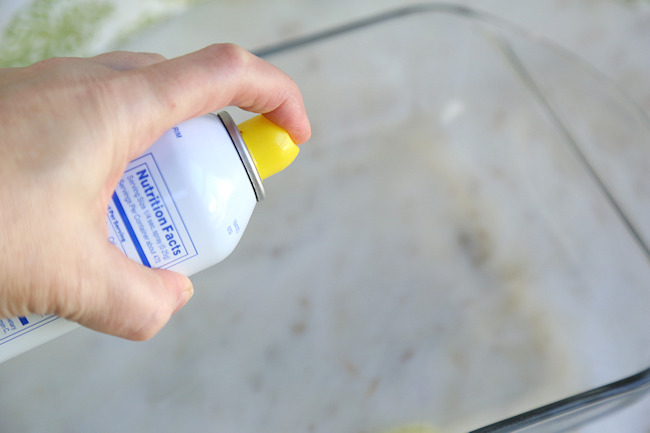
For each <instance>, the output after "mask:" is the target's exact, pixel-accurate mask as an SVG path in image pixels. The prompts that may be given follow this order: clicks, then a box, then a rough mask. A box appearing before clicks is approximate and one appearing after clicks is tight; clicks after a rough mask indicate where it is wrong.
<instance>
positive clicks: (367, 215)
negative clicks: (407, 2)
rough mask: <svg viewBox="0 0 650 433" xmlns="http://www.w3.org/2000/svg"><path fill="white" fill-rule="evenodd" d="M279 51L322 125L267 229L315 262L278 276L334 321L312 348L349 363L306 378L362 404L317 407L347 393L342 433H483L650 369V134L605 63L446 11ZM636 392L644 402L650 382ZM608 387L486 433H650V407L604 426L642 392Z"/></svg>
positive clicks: (396, 15)
mask: <svg viewBox="0 0 650 433" xmlns="http://www.w3.org/2000/svg"><path fill="white" fill-rule="evenodd" d="M414 40H418V41H420V42H421V41H423V40H425V41H427V44H428V47H429V48H428V50H427V51H426V52H423V51H422V49H421V47H422V44H421V43H418V44H413V43H412V42H413V41H414ZM414 46H417V47H418V48H413V47H414ZM259 54H260V55H262V56H264V57H266V58H267V59H268V60H270V61H272V62H273V63H275V64H277V65H278V66H280V67H281V68H282V69H284V70H286V71H288V72H289V74H290V75H292V76H293V77H294V78H295V79H296V81H297V82H298V84H299V86H300V88H301V89H302V91H303V94H304V95H305V101H306V105H307V107H308V108H309V110H310V116H311V118H312V122H313V128H314V138H313V140H312V141H311V142H310V143H309V145H308V147H307V146H306V147H305V150H304V152H303V155H302V156H301V161H300V163H299V164H296V166H295V167H294V168H293V169H292V170H293V171H292V173H295V174H292V175H289V176H286V177H278V178H277V179H273V180H272V183H271V182H269V184H270V185H272V186H271V188H273V189H275V190H277V191H284V192H285V193H286V195H285V196H284V197H283V198H278V200H277V202H276V203H275V204H274V205H273V207H274V209H272V210H271V209H268V208H267V209H265V210H264V212H265V213H266V212H267V211H268V212H269V215H268V216H267V215H265V216H263V217H260V219H259V220H258V221H260V220H261V219H267V218H269V217H270V215H271V214H273V215H274V216H275V215H277V217H278V218H279V219H278V220H277V221H276V222H275V224H277V225H278V226H285V225H287V222H288V221H290V222H291V223H290V224H289V227H290V229H289V230H288V232H286V233H284V232H283V236H284V237H285V239H284V241H283V247H276V248H279V249H280V250H281V251H282V255H288V256H289V257H288V262H290V263H293V264H295V266H296V269H295V272H292V273H291V276H290V277H288V278H287V279H286V280H284V281H278V282H277V285H278V286H283V285H285V284H288V285H290V286H292V287H294V289H295V290H299V291H301V292H304V293H305V295H304V296H306V297H308V299H310V304H312V303H313V305H312V308H314V309H315V310H316V311H318V312H319V315H318V321H316V322H315V323H310V326H314V327H316V329H317V330H318V333H319V338H317V339H314V341H312V344H313V346H312V345H308V346H302V345H301V344H300V343H298V345H299V346H300V347H301V348H302V349H303V350H306V351H307V352H306V353H308V354H310V355H312V356H313V355H314V354H315V353H319V354H320V355H321V356H323V357H325V358H326V359H328V360H329V361H330V362H329V363H323V362H322V359H321V360H319V361H318V362H317V363H315V362H310V361H309V360H308V359H303V360H301V361H294V362H296V363H297V364H298V365H299V366H300V368H299V371H301V372H303V373H304V376H302V375H300V376H298V377H299V379H298V378H296V379H297V381H298V382H299V383H303V384H305V386H306V387H307V388H308V389H316V388H318V387H319V386H326V387H332V386H338V387H339V388H338V389H339V390H340V393H341V394H342V395H341V396H338V397H336V398H335V399H334V400H320V399H318V398H316V399H308V402H305V403H304V407H303V406H302V405H300V404H299V407H300V410H299V411H298V412H300V413H304V412H305V410H307V409H308V411H311V412H313V413H314V414H316V413H323V412H324V411H325V409H326V408H327V407H329V405H337V402H338V403H339V404H340V402H346V403H345V404H346V405H349V406H351V407H354V408H356V409H355V410H353V411H351V412H350V413H346V415H345V417H346V421H347V423H346V424H345V425H344V428H339V429H338V430H336V431H377V430H380V429H381V428H382V427H384V428H385V427H388V426H395V425H400V424H409V423H414V422H420V423H424V424H427V425H433V426H438V427H440V428H441V430H442V431H464V429H465V431H466V429H469V428H472V427H480V425H481V424H482V423H488V422H491V421H495V420H497V419H498V418H499V417H505V416H510V415H514V414H516V413H517V412H518V411H522V410H528V409H532V408H534V407H535V406H537V405H542V404H547V403H549V402H553V401H554V400H559V399H561V398H564V397H567V396H569V395H571V394H574V393H578V392H582V391H585V390H588V389H589V388H591V387H596V386H600V385H604V384H605V383H607V382H609V381H614V380H618V379H621V378H623V377H624V376H626V375H631V374H633V373H637V372H638V371H640V370H641V369H643V368H645V367H648V366H650V345H649V344H648V343H649V342H650V339H649V337H650V332H648V330H649V329H650V327H648V325H649V324H650V319H649V316H648V314H647V312H648V310H649V307H650V284H649V283H650V269H649V267H648V258H650V254H649V253H648V248H647V241H648V239H650V225H649V224H648V223H647V222H648V221H650V206H649V205H648V198H650V181H649V180H648V176H647V173H648V168H650V149H649V148H648V145H649V144H650V129H649V127H648V122H647V119H646V118H645V117H644V116H643V114H642V113H641V111H640V110H638V109H637V108H636V107H635V106H634V105H633V104H632V103H631V102H630V101H629V100H628V99H627V98H626V97H625V96H623V95H621V94H620V93H619V92H618V91H617V89H615V88H614V87H613V86H612V85H611V84H610V83H608V82H607V81H606V80H605V79H604V78H603V77H601V76H600V75H599V74H598V73H597V72H596V71H594V70H592V69H590V67H589V66H588V65H585V64H583V63H581V62H580V61H579V60H578V59H577V58H575V57H573V56H571V55H570V54H569V53H566V52H563V51H561V50H560V49H558V48H556V47H553V46H550V45H548V44H545V43H544V42H543V41H539V40H536V39H535V38H532V37H530V36H528V35H526V34H525V32H523V31H521V30H519V29H516V28H514V27H513V26H511V25H509V24H507V23H504V22H502V21H500V20H498V19H497V18H494V17H489V16H484V15H481V14H477V13H475V12H473V11H471V10H467V9H463V8H457V7H451V6H444V5H427V6H422V7H420V6H418V7H413V8H405V9H402V10H399V11H393V12H390V13H388V14H385V15H380V16H376V17H371V18H369V19H368V20H366V21H363V22H357V23H353V24H351V25H350V26H344V27H341V28H338V29H333V30H331V31H329V32H325V33H323V34H320V35H314V36H313V37H306V38H304V39H301V40H296V41H291V42H288V43H287V44H286V45H282V46H276V47H269V48H266V49H262V50H260V51H259ZM296 179H299V180H298V181H296ZM304 202H308V203H310V213H308V214H304V213H302V214H296V213H295V212H292V210H291V209H292V207H293V205H292V203H304ZM276 206H277V209H276V208H275V207H276ZM315 215H318V217H317V218H316V217H315ZM314 220H315V221H318V225H315V224H314ZM266 224H270V223H269V222H268V221H267V222H266ZM266 224H264V223H261V225H264V226H265V227H261V230H269V229H270V226H266ZM276 290H277V288H276V287H274V288H273V289H272V290H271V292H273V293H277V291H276ZM312 350H313V351H312ZM337 362H338V363H341V364H343V366H344V367H346V368H347V369H348V370H349V375H350V377H349V380H345V381H342V382H341V383H337V384H336V385H335V384H334V383H332V382H330V381H328V380H326V377H327V375H328V371H329V370H330V369H335V368H336V364H337ZM306 372H310V373H309V374H307V373H306ZM269 374H273V373H269ZM312 374H315V375H316V377H313V376H312ZM308 376H309V377H308ZM319 380H321V381H322V383H320V384H319ZM334 382H336V381H334ZM628 382H629V380H628ZM632 382H633V383H632V385H636V388H634V389H635V390H637V392H636V394H634V393H633V394H634V397H639V395H637V394H641V395H642V393H643V392H645V390H646V388H647V382H648V373H647V372H645V374H643V375H638V376H635V378H634V379H633V380H632ZM364 385H365V386H364ZM600 391H602V392H600V393H598V392H590V393H588V394H586V395H581V396H579V397H575V398H573V399H567V400H565V401H563V402H561V403H555V404H554V405H552V406H549V407H546V408H544V409H538V410H537V411H534V412H531V413H528V414H526V415H520V416H519V417H518V419H517V423H513V422H503V423H502V424H501V425H497V426H494V427H491V428H488V427H486V428H485V429H484V431H486V432H487V431H564V430H566V429H568V428H572V427H575V426H576V425H583V424H584V425H587V426H586V427H584V431H591V430H589V429H590V428H591V429H593V431H614V430H612V428H615V426H619V424H618V423H623V424H620V425H621V426H626V427H625V429H626V430H627V431H631V430H630V429H633V428H638V429H639V431H641V430H642V429H644V428H647V427H648V426H649V425H650V424H648V423H650V421H648V419H647V418H646V416H647V415H644V409H642V408H641V407H640V405H637V406H636V407H635V410H636V412H629V411H628V412H627V413H623V414H622V415H621V416H619V417H617V418H616V419H611V420H610V421H609V422H610V424H609V426H610V427H608V425H606V424H604V422H607V421H602V422H600V423H595V424H592V425H591V426H589V423H588V422H587V421H590V420H592V419H596V418H598V417H599V416H601V418H602V415H604V414H609V413H610V412H611V409H612V408H615V407H618V406H622V405H623V403H626V402H627V401H628V400H630V399H631V398H630V395H629V393H625V392H621V394H622V395H621V397H620V398H616V395H618V394H616V393H615V392H613V391H612V388H611V387H609V388H606V389H603V390H600ZM605 391H611V392H610V393H609V394H607V393H605ZM328 395H336V393H328ZM587 397H589V398H590V399H589V398H587ZM635 401H636V399H635ZM643 404H644V405H645V406H644V407H645V408H646V410H650V405H648V402H647V401H646V402H645V403H643ZM623 415H628V416H627V418H626V417H625V416H623ZM333 418H336V416H333ZM550 421H552V422H550ZM533 426H535V427H533ZM318 428H319V429H318V430H317V431H334V429H333V428H329V429H328V428H325V427H323V426H322V425H319V427H318ZM364 429H365V430H364ZM517 429H520V430H517Z"/></svg>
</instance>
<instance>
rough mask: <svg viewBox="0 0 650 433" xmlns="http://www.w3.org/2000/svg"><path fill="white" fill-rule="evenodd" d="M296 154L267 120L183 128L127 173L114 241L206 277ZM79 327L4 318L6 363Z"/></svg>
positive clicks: (153, 261)
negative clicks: (269, 183)
mask: <svg viewBox="0 0 650 433" xmlns="http://www.w3.org/2000/svg"><path fill="white" fill-rule="evenodd" d="M297 154H298V146H296V145H295V143H294V142H293V141H292V140H291V138H290V137H289V134H288V133H287V132H286V131H285V130H283V129H282V128H280V127H279V126H277V125H275V124H273V123H272V122H270V121H269V120H267V119H266V118H265V117H264V116H261V115H260V116H256V117H253V118H252V119H249V120H247V121H245V122H243V123H241V124H240V125H236V124H235V122H234V121H233V119H232V118H231V117H230V115H229V114H228V113H227V112H220V113H219V114H209V115H206V116H202V117H197V118H194V119H191V120H187V121H185V122H182V123H180V124H178V125H177V126H175V127H173V128H172V129H170V130H168V131H167V132H166V133H165V134H164V135H163V136H162V137H161V138H160V139H159V140H158V141H156V143H154V144H153V145H152V146H151V147H150V148H149V149H148V150H147V151H146V152H145V153H144V154H143V155H142V156H140V157H139V158H137V159H135V160H133V161H132V162H131V163H130V164H129V165H128V166H127V168H126V170H125V172H124V175H123V176H122V178H121V179H120V181H119V183H118V185H117V188H116V189H115V192H114V193H113V197H112V199H111V202H110V204H109V207H108V212H107V215H106V222H107V225H108V237H109V240H110V242H111V243H113V244H114V245H115V246H116V247H117V248H119V249H121V250H122V251H123V252H124V254H126V255H127V256H128V257H129V258H131V259H133V260H136V261H138V262H140V263H142V264H143V265H145V266H149V267H152V268H163V269H171V270H174V271H176V272H180V273H182V274H185V275H187V276H190V275H192V274H195V273H197V272H199V271H201V270H203V269H206V268H208V267H210V266H212V265H214V264H216V263H219V262H220V261H222V260H223V259H225V258H226V257H227V256H228V255H229V254H230V253H231V252H232V251H233V250H234V248H235V247H236V246H237V244H238V243H239V240H240V239H241V237H242V234H243V233H244V230H245V229H246V226H247V224H248V221H249V219H250V217H251V214H252V212H253V209H254V208H255V204H256V203H257V202H259V201H261V200H263V199H264V187H263V185H262V180H263V179H265V178H267V177H269V176H271V175H273V174H275V173H277V172H279V171H281V170H283V169H284V168H286V167H287V166H288V165H289V164H291V162H293V160H294V159H295V157H296V156H297ZM77 326H79V325H77V324H76V323H73V322H69V321H67V320H65V319H63V318H60V317H58V316H55V315H53V314H45V315H40V314H33V315H29V316H25V317H12V318H0V362H3V361H5V360H7V359H9V358H12V357H13V356H16V355H18V354H20V353H23V352H25V351H27V350H29V349H31V348H33V347H35V346H37V345H40V344H42V343H44V342H46V341H49V340H52V339H53V338H56V337H58V336H60V335H62V334H64V333H66V332H68V331H70V330H72V329H74V328H76V327H77Z"/></svg>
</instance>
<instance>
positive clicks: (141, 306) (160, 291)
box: [69, 243, 194, 340]
mask: <svg viewBox="0 0 650 433" xmlns="http://www.w3.org/2000/svg"><path fill="white" fill-rule="evenodd" d="M107 250H108V251H107V254H106V255H105V256H104V257H105V260H106V261H107V262H108V263H104V264H103V266H101V265H100V266H98V267H96V268H95V269H96V270H97V272H98V273H100V275H96V276H92V279H91V281H98V282H103V283H99V284H98V285H96V286H95V287H94V288H93V289H92V290H82V293H81V296H80V297H81V298H85V299H80V300H79V301H80V302H79V305H81V306H82V308H81V309H80V310H79V311H78V312H77V314H75V317H69V318H70V319H72V320H74V321H76V322H78V323H79V324H81V325H83V326H86V327H88V328H91V329H94V330H96V331H99V332H103V333H106V334H111V335H114V336H117V337H122V338H126V339H129V340H148V339H150V338H151V337H153V336H154V335H156V334H157V333H158V331H160V330H161V329H162V327H163V326H164V325H165V324H166V323H167V322H168V321H169V318H170V317H171V315H172V314H174V313H175V312H176V311H178V310H179V309H180V308H181V307H182V306H183V305H185V303H187V301H188V300H189V299H190V298H191V297H192V295H193V294H194V289H193V287H192V283H191V282H190V280H189V278H187V277H185V276H184V275H181V274H179V273H177V272H173V271H169V270H164V269H151V268H147V267H146V266H144V265H141V264H139V263H137V262H135V261H133V260H131V259H129V258H128V257H126V256H125V255H124V254H123V253H122V252H121V251H119V250H118V249H117V248H115V247H114V246H113V245H112V244H110V243H109V244H108V245H107ZM101 273H103V274H104V275H101Z"/></svg>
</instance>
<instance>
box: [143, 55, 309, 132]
mask: <svg viewBox="0 0 650 433" xmlns="http://www.w3.org/2000/svg"><path fill="white" fill-rule="evenodd" d="M131 72H132V73H133V75H134V81H135V82H138V81H139V80H144V81H145V82H146V83H147V84H148V86H146V87H145V86H140V87H145V91H146V93H145V94H143V95H138V97H139V98H143V99H145V100H148V101H147V102H148V106H149V107H150V109H151V110H152V113H151V115H152V116H155V118H157V119H159V120H161V123H164V124H165V125H166V127H167V128H169V127H171V126H172V125H173V124H175V123H177V122H179V121H182V120H185V119H189V118H192V117H197V116H200V115H203V114H206V113H209V112H212V111H216V110H220V109H222V108H224V107H227V106H233V105H234V106H237V107H240V108H242V109H244V110H248V111H252V112H257V113H263V114H265V115H266V116H267V117H268V118H269V120H271V121H272V122H274V123H276V124H278V125H279V126H281V127H282V128H284V129H286V130H287V131H288V132H289V134H290V135H291V137H292V139H293V140H294V141H295V142H296V143H302V142H304V141H306V140H307V139H308V138H309V136H310V134H311V130H310V126H309V120H308V119H307V114H306V112H305V107H304V104H303V100H302V96H301V94H300V91H299V89H298V86H297V85H296V83H295V82H294V81H293V80H292V79H291V78H290V77H289V76H288V75H287V74H285V73H284V72H282V71H280V70H279V69H278V68H276V67H275V66H273V65H271V64H270V63H268V62H266V61H264V60H262V59H260V58H259V57H256V56H254V55H253V54H251V53H249V52H248V51H246V50H244V49H242V48H240V47H238V46H235V45H231V44H222V45H212V46H209V47H207V48H204V49H202V50H200V51H197V52H194V53H191V54H188V55H185V56H182V57H179V58H176V59H172V60H168V61H164V62H157V63H153V64H151V65H149V66H147V67H144V68H139V69H137V70H133V71H131ZM140 84H141V83H140ZM155 132H156V133H161V131H155Z"/></svg>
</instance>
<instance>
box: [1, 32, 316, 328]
mask: <svg viewBox="0 0 650 433" xmlns="http://www.w3.org/2000/svg"><path fill="white" fill-rule="evenodd" d="M232 105H235V106H239V107H241V108H243V109H245V110H249V111H253V112H257V113H264V114H265V116H266V117H268V118H269V119H270V120H271V121H272V122H275V123H277V124H278V125H280V126H282V127H283V128H285V129H286V130H287V131H289V134H290V135H291V136H292V138H293V139H294V141H296V142H297V143H302V142H304V141H306V140H307V139H308V138H309V135H310V129H309V122H308V120H307V115H306V113H305V110H304V106H303V103H302V98H301V96H300V92H299V91H298V88H297V87H296V85H295V83H294V82H293V81H292V80H291V79H290V78H289V77H288V76H287V75H286V74H284V73H283V72H281V71H280V70H278V69H277V68H275V67H273V66H272V65H270V64H269V63H267V62H265V61H263V60H261V59H259V58H257V57H255V56H253V55H252V54H250V53H248V52H247V51H245V50H243V49H241V48H239V47H237V46H234V45H228V44H226V45H213V46H210V47H207V48H205V49H203V50H200V51H197V52H195V53H192V54H188V55H186V56H183V57H179V58H176V59H172V60H166V59H164V58H163V57H161V56H159V55H155V54H136V53H127V52H113V53H107V54H103V55H100V56H97V57H93V58H89V59H78V58H55V59H49V60H45V61H42V62H39V63H36V64H34V65H32V66H30V67H27V68H10V69H0V247H1V250H2V257H1V258H0V317H12V316H21V315H26V314H28V313H40V314H47V313H54V314H57V315H58V316H61V317H64V318H66V319H69V320H73V321H76V322H78V323H80V324H81V325H84V326H87V327H89V328H92V329H95V330H97V331H101V332H105V333H109V334H113V335H116V336H120V337H124V338H128V339H133V340H144V339H148V338H150V337H152V336H153V335H155V334H156V333H157V332H158V331H159V330H160V329H161V328H162V327H163V326H164V325H165V323H167V321H168V320H169V318H170V316H171V315H172V314H173V313H174V312H175V311H177V310H178V309H179V308H181V307H182V306H183V305H184V304H185V303H186V302H187V301H188V300H189V298H190V297H191V296H192V293H193V288H192V284H191V282H190V281H189V279H188V278H186V277H184V276H182V275H180V274H178V273H175V272H172V271H168V270H161V269H149V268H146V267H145V266H143V265H140V264H138V263H136V262H134V261H132V260H130V259H128V258H126V256H124V255H123V253H122V252H121V251H119V250H118V249H117V248H116V247H115V246H113V245H112V244H111V243H110V242H109V241H108V240H107V236H108V234H107V228H106V211H107V207H108V203H109V199H110V197H111V195H112V193H113V190H114V189H115V187H116V185H117V182H118V181H119V179H120V177H121V175H122V173H123V172H124V169H125V168H126V165H127V163H128V162H129V161H130V160H132V159H134V158H136V157H138V156H139V155H140V154H142V153H143V152H144V151H145V150H146V149H147V147H149V146H150V145H151V144H152V143H153V142H154V141H155V140H156V139H157V138H158V137H160V136H161V135H162V134H163V133H164V132H165V131H166V130H167V129H169V128H171V127H172V126H173V125H175V124H177V123H179V122H181V121H183V120H186V119H189V118H192V117H197V116H200V115H203V114H206V113H209V112H213V111H217V110H219V109H221V108H223V107H226V106H232Z"/></svg>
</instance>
